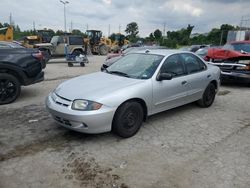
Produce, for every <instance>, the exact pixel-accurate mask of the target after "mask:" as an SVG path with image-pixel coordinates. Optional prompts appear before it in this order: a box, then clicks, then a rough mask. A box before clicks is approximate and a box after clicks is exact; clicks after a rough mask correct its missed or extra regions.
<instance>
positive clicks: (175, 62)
mask: <svg viewBox="0 0 250 188" xmlns="http://www.w3.org/2000/svg"><path fill="white" fill-rule="evenodd" d="M161 73H171V74H172V75H173V77H175V76H181V75H183V74H185V70H184V66H183V64H182V63H181V62H180V58H179V56H178V55H172V56H170V57H168V58H167V59H166V61H165V62H164V63H163V65H162V67H161Z"/></svg>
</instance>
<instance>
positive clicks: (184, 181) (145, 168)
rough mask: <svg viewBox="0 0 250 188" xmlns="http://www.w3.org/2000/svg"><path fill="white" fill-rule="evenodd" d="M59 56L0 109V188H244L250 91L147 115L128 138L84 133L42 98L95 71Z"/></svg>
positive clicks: (93, 63)
mask: <svg viewBox="0 0 250 188" xmlns="http://www.w3.org/2000/svg"><path fill="white" fill-rule="evenodd" d="M89 59H90V63H89V64H87V66H86V67H84V68H83V67H79V66H74V67H71V68H69V67H67V64H66V63H61V62H62V61H63V60H62V59H57V60H54V61H53V62H52V63H49V64H48V65H47V67H46V69H45V77H46V78H45V81H44V82H41V83H38V84H35V85H32V86H28V87H23V88H22V94H21V96H20V98H19V99H18V100H17V101H16V102H15V103H12V104H10V105H4V106H0V110H1V114H0V120H1V123H0V187H1V188H20V187H24V188H26V187H32V188H33V187H38V188H40V187H41V188H43V187H44V188H48V187H74V188H78V187H86V188H88V187H90V188H92V187H100V188H101V187H122V188H128V187H129V188H133V187H136V188H201V187H202V188H203V187H204V188H249V187H250V178H249V177H250V139H249V138H250V116H249V114H250V113H249V111H250V100H249V96H250V88H249V87H246V86H235V85H227V86H222V87H221V90H220V92H219V93H218V95H217V97H216V100H215V102H214V104H213V106H211V107H210V108H205V109H204V108H199V107H197V106H196V105H195V104H189V105H185V106H182V107H179V108H176V109H173V110H169V111H166V112H162V113H160V114H157V115H154V116H151V117H149V119H148V121H147V122H145V123H144V124H143V126H142V128H141V129H140V131H139V132H138V134H136V135H135V136H134V137H132V138H129V139H121V138H119V137H117V136H115V135H113V134H112V133H105V134H98V135H87V134H81V133H77V132H73V131H69V130H67V129H64V128H62V127H61V126H58V125H57V124H55V122H54V121H53V120H52V119H51V117H50V116H49V114H48V113H47V112H46V110H45V106H44V99H45V97H46V95H48V93H49V92H50V91H52V90H53V89H54V88H55V87H56V86H57V85H58V84H59V83H61V82H63V81H64V80H66V79H69V78H72V77H75V76H78V75H81V74H86V73H90V72H95V71H98V70H99V69H100V65H101V63H102V62H103V60H104V57H99V56H91V57H89Z"/></svg>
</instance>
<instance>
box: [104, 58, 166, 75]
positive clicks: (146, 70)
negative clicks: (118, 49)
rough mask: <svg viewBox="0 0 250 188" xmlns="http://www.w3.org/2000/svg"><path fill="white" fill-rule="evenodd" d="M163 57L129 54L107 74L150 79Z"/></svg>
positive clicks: (117, 62) (108, 69)
mask: <svg viewBox="0 0 250 188" xmlns="http://www.w3.org/2000/svg"><path fill="white" fill-rule="evenodd" d="M163 57H164V56H161V55H154V54H136V53H135V54H128V55H126V56H124V57H122V58H120V59H119V60H117V61H116V62H115V63H114V64H112V65H111V66H110V67H109V68H107V71H106V72H107V73H110V74H112V73H113V74H117V75H119V76H125V77H130V78H136V79H149V78H151V77H152V76H153V74H154V72H155V70H156V69H157V67H158V66H159V64H160V62H161V61H162V59H163Z"/></svg>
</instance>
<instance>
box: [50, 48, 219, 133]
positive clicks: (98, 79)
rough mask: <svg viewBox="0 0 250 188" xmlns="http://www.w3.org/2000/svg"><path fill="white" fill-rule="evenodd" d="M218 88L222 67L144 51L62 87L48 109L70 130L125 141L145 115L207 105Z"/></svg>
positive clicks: (186, 54)
mask: <svg viewBox="0 0 250 188" xmlns="http://www.w3.org/2000/svg"><path fill="white" fill-rule="evenodd" d="M219 86H220V69H219V68H218V67H216V66H213V65H209V64H207V63H206V62H204V61H203V60H202V59H201V58H199V57H198V56H196V55H195V54H193V53H191V52H181V51H177V50H159V49H158V50H146V51H140V52H137V53H132V54H128V55H126V56H124V57H123V58H121V59H119V60H118V61H117V62H116V63H114V64H113V65H111V66H110V67H109V68H107V69H106V70H104V71H103V72H97V73H92V74H89V75H84V76H79V77H76V78H73V79H70V80H68V81H66V82H64V83H62V84H60V85H59V86H58V87H57V88H56V89H55V90H54V91H53V92H52V93H50V94H49V96H48V97H47V99H46V106H47V109H48V111H49V112H50V113H51V115H52V117H53V118H54V119H55V121H56V122H57V123H59V124H60V125H62V126H64V127H66V128H68V129H71V130H75V131H79V132H84V133H102V132H108V131H111V130H113V131H114V132H115V133H116V134H117V135H119V136H121V137H124V138H127V137H131V136H133V135H134V134H136V132H137V131H138V130H139V129H140V127H141V125H142V123H143V121H145V120H146V119H147V116H150V115H153V114H156V113H159V112H162V111H165V110H168V109H171V108H175V107H177V106H181V105H184V104H187V103H191V102H195V101H196V102H197V104H198V105H200V106H201V107H209V106H211V105H212V103H213V102H214V99H215V95H216V92H217V91H218V89H219Z"/></svg>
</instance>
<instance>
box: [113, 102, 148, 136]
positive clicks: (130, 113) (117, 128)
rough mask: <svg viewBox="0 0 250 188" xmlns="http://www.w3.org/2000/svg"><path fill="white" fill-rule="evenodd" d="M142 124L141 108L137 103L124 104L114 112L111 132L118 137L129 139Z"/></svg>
mask: <svg viewBox="0 0 250 188" xmlns="http://www.w3.org/2000/svg"><path fill="white" fill-rule="evenodd" d="M142 122H143V109H142V106H141V105H140V104H139V103H137V102H126V103H124V104H123V105H122V106H120V107H119V108H118V110H117V111H116V113H115V117H114V120H113V125H112V130H113V131H114V132H115V133H116V134H117V135H118V136H120V137H123V138H129V137H131V136H133V135H135V134H136V133H137V131H138V130H139V129H140V127H141V125H142Z"/></svg>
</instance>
